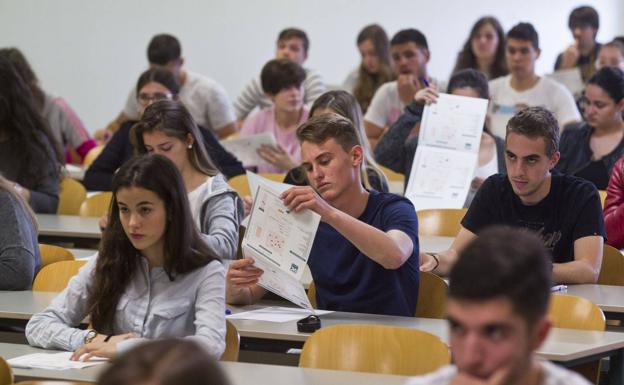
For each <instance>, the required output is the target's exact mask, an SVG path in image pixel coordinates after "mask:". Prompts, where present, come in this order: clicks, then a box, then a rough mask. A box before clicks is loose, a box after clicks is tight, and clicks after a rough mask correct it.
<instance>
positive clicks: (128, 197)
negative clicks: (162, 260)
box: [115, 187, 167, 254]
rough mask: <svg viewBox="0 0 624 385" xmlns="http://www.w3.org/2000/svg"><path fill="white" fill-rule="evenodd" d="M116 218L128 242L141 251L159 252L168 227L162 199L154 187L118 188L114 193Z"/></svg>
mask: <svg viewBox="0 0 624 385" xmlns="http://www.w3.org/2000/svg"><path fill="white" fill-rule="evenodd" d="M115 197H116V198H117V204H118V206H119V219H120V221H121V225H122V227H123V229H124V232H125V233H126V236H127V237H128V239H129V240H130V243H132V245H133V246H134V247H135V248H136V249H137V250H140V251H143V252H144V253H146V254H147V253H150V252H151V253H157V254H160V253H162V250H163V245H164V234H165V230H166V227H167V210H166V208H165V203H164V202H163V201H162V199H160V198H159V197H158V195H156V194H155V193H154V192H153V191H150V190H146V189H144V188H141V187H127V188H121V189H119V190H118V191H117V194H116V195H115Z"/></svg>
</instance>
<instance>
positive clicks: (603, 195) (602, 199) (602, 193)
mask: <svg viewBox="0 0 624 385" xmlns="http://www.w3.org/2000/svg"><path fill="white" fill-rule="evenodd" d="M598 194H599V195H600V203H601V204H602V207H603V208H604V203H605V199H607V190H598Z"/></svg>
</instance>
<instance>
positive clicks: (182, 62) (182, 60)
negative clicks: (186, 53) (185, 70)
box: [179, 57, 184, 68]
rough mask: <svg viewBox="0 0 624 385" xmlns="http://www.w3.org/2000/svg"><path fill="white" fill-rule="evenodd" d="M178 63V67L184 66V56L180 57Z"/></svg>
mask: <svg viewBox="0 0 624 385" xmlns="http://www.w3.org/2000/svg"><path fill="white" fill-rule="evenodd" d="M179 63H180V68H182V67H184V58H183V57H181V58H180V60H179Z"/></svg>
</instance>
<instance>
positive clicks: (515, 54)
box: [505, 39, 540, 76]
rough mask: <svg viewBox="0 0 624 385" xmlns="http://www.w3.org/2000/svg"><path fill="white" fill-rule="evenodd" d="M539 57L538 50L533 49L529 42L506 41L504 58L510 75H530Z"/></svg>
mask: <svg viewBox="0 0 624 385" xmlns="http://www.w3.org/2000/svg"><path fill="white" fill-rule="evenodd" d="M539 55H540V50H539V49H536V48H535V47H533V43H531V42H530V41H529V40H518V39H507V44H506V47H505V58H506V59H507V67H509V72H511V74H512V75H515V76H528V75H532V74H533V73H534V72H535V61H536V60H537V58H538V57H539Z"/></svg>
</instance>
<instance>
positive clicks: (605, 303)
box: [562, 284, 624, 320]
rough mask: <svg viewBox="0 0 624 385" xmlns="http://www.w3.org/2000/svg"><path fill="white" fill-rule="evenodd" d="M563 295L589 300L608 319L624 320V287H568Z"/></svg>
mask: <svg viewBox="0 0 624 385" xmlns="http://www.w3.org/2000/svg"><path fill="white" fill-rule="evenodd" d="M562 294H570V295H575V296H578V297H583V298H587V299H588V300H590V301H592V302H593V303H595V304H596V305H598V307H599V308H600V309H602V311H603V312H605V313H606V314H605V316H606V317H607V318H608V319H619V320H624V286H609V285H597V284H593V285H568V289H567V290H566V291H565V292H562Z"/></svg>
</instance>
